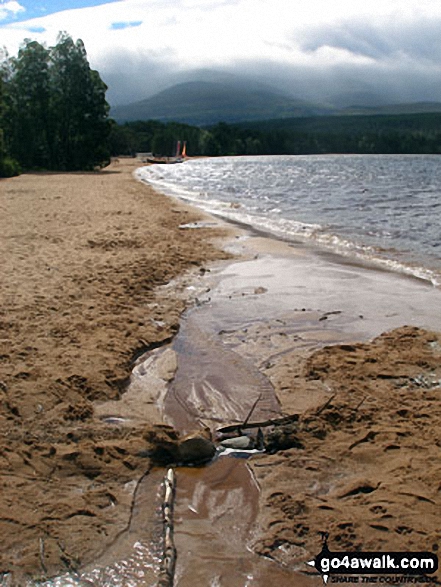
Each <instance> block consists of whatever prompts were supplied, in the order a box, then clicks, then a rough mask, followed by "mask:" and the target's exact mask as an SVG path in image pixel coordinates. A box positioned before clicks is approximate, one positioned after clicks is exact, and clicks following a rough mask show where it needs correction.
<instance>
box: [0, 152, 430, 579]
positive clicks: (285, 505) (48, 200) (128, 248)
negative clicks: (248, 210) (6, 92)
mask: <svg viewBox="0 0 441 587" xmlns="http://www.w3.org/2000/svg"><path fill="white" fill-rule="evenodd" d="M135 165H136V162H134V161H128V160H121V161H120V162H119V163H115V164H114V165H113V166H112V167H110V168H109V169H107V170H104V171H102V172H100V173H95V174H48V175H41V174H39V175H25V176H22V177H19V178H15V179H11V180H5V181H2V183H1V184H0V209H1V214H0V223H1V227H0V228H1V229H0V239H1V246H2V253H3V255H2V277H1V283H0V295H1V316H0V320H1V327H2V334H1V341H0V343H1V351H0V356H1V363H0V392H1V394H2V403H1V411H0V418H1V424H2V435H1V445H0V458H1V469H0V484H1V488H2V500H1V503H0V529H1V533H0V571H2V572H13V573H15V574H16V576H18V575H19V573H26V574H30V575H33V576H39V575H40V576H44V575H52V574H55V573H60V572H62V571H65V570H66V569H69V570H75V569H77V568H79V567H80V566H82V565H84V564H86V563H89V562H92V561H94V560H96V559H97V558H98V557H99V555H100V553H102V552H103V551H105V549H106V547H107V546H108V545H109V544H111V543H112V542H113V541H114V539H115V537H116V536H117V535H118V534H119V533H121V532H122V531H124V529H125V528H126V527H127V525H128V522H129V519H130V515H131V505H132V498H133V488H134V484H133V481H135V482H136V481H137V480H138V479H139V478H140V477H141V476H142V474H143V473H144V472H145V471H146V470H147V469H148V467H149V462H148V459H146V458H145V457H142V456H140V454H145V451H146V448H147V447H148V446H149V442H150V441H151V440H152V438H153V436H154V435H155V434H156V435H157V434H160V432H158V428H155V427H154V426H153V424H154V421H153V418H154V415H153V414H154V412H153V410H152V415H151V418H152V420H151V421H150V422H145V423H143V422H142V421H139V420H137V421H136V422H134V423H133V425H132V426H129V427H125V428H119V427H110V426H108V425H106V424H105V423H103V422H101V421H100V420H99V419H98V418H97V417H96V415H94V405H96V403H97V402H101V401H103V400H107V399H118V398H119V397H120V396H121V393H122V391H123V389H124V385H125V382H126V380H127V377H128V375H129V372H130V368H131V366H132V364H133V361H134V359H135V358H136V357H137V356H139V354H140V353H142V352H143V351H145V350H147V349H149V348H152V347H154V346H156V345H159V344H161V343H164V342H165V341H168V340H170V339H171V338H172V337H173V336H174V334H175V333H176V331H177V329H178V325H179V316H180V313H181V312H182V310H183V308H184V307H185V297H186V296H185V292H184V289H185V285H186V283H187V284H189V283H191V279H192V278H191V276H189V277H188V280H187V282H186V283H185V282H180V285H176V287H175V288H170V287H168V288H163V287H161V286H162V285H164V284H167V283H169V282H170V280H171V279H172V278H174V277H175V276H177V275H179V274H182V273H183V272H185V271H187V270H189V269H191V270H193V275H194V273H195V272H196V273H203V272H204V269H205V268H206V267H207V266H208V265H207V264H209V263H210V262H212V261H214V260H217V259H221V258H225V257H226V254H225V252H223V251H222V250H221V249H220V248H217V247H215V246H214V245H213V244H212V239H213V238H214V237H215V236H216V237H217V236H221V230H220V229H212V228H210V229H205V228H200V229H198V230H182V229H180V228H179V226H180V225H181V224H183V223H189V222H192V221H194V220H196V219H197V218H199V217H200V214H199V213H198V212H196V211H194V210H190V209H188V208H185V207H183V206H181V205H178V204H176V203H175V202H173V201H171V200H168V199H166V198H164V197H163V196H160V195H158V194H156V193H154V192H153V191H152V190H150V189H149V188H148V187H146V186H144V185H142V184H139V183H137V182H136V181H134V180H133V179H132V177H131V172H132V171H133V169H134V166H135ZM224 236H225V233H224ZM257 293H258V292H257ZM305 306H307V303H306V302H305ZM299 311H300V312H301V310H299ZM314 319H315V320H316V326H315V330H316V332H317V328H320V324H323V326H325V323H326V322H327V320H328V319H332V315H331V314H329V313H328V314H324V313H321V314H320V313H318V314H317V315H316V316H315V318H314ZM325 330H326V329H325V327H324V328H323V331H324V332H325ZM252 335H253V333H252V332H251V331H250V332H249V334H248V338H249V340H250V341H251V338H252ZM271 336H273V337H276V338H277V333H276V332H274V331H273V332H271ZM296 336H297V338H298V335H297V334H296V332H295V331H294V330H292V329H291V330H290V331H289V332H283V338H284V339H286V338H289V337H292V341H293V342H295V341H296ZM257 338H259V336H257ZM263 338H265V337H263ZM319 338H320V337H319ZM242 339H244V340H245V342H246V339H247V337H246V336H245V337H244V336H243V335H242ZM325 339H326V336H325V337H324V340H325ZM251 342H252V341H251ZM333 342H335V341H333ZM264 346H265V345H263V347H264ZM282 347H283V345H282ZM282 347H281V348H282ZM291 347H296V345H295V344H294V345H290V344H287V345H286V347H284V350H283V352H281V353H279V354H276V356H272V357H271V360H270V361H263V362H262V357H265V350H263V351H262V353H261V355H260V356H257V357H256V361H257V362H258V363H259V364H260V365H261V369H262V371H264V372H265V374H266V375H268V376H269V377H270V379H271V381H272V383H273V385H274V387H275V390H276V393H277V394H278V396H279V399H280V400H281V403H282V409H283V410H284V411H285V412H289V413H291V414H292V413H297V414H298V416H299V419H298V421H297V422H296V423H295V424H294V425H293V426H291V428H290V429H285V430H284V431H283V438H282V441H283V439H285V440H286V447H285V449H284V450H280V451H279V452H277V454H275V455H263V456H260V457H258V458H256V459H255V460H253V461H252V466H253V469H254V471H255V473H256V478H257V480H258V482H259V484H260V487H261V504H260V505H261V508H260V516H259V523H258V528H257V533H256V535H255V539H254V545H253V546H254V549H255V550H256V551H257V552H258V553H260V554H263V555H265V556H269V557H272V558H273V559H275V560H277V561H279V562H281V563H282V564H286V565H288V566H290V567H299V565H300V566H301V565H303V563H304V561H305V560H307V559H308V558H309V557H311V556H313V555H315V554H317V552H318V550H319V547H320V540H319V532H320V531H325V532H329V533H330V546H331V547H334V549H339V550H342V549H345V550H352V549H354V548H357V549H360V548H362V549H364V550H367V549H369V550H386V549H388V550H394V551H396V550H406V549H411V550H417V551H421V550H429V551H437V549H438V544H439V538H440V527H439V519H440V507H439V493H440V491H441V483H440V481H441V466H440V465H439V450H440V442H441V441H440V438H439V430H440V429H441V427H440V424H441V408H440V403H439V394H440V383H439V382H440V380H441V361H440V358H441V339H440V337H439V335H438V334H435V333H432V332H428V331H424V330H420V329H418V328H415V327H402V328H399V329H397V330H394V331H392V332H389V333H387V334H385V335H382V336H380V337H379V338H376V339H375V340H374V341H373V342H368V343H366V342H364V343H354V344H350V343H349V342H346V343H345V344H343V345H336V346H332V347H327V348H323V349H320V350H316V351H311V350H305V349H303V350H302V349H299V348H298V347H297V348H291ZM253 348H254V349H255V345H254V347H253ZM290 348H291V350H290ZM253 352H255V350H253ZM310 397H314V398H315V401H314V402H312V404H314V405H312V404H311V402H309V401H307V399H308V398H310ZM298 398H301V399H300V401H297V399H298ZM305 398H306V399H305ZM280 442H281V441H280V439H279V440H278V444H279V447H280ZM127 484H128V485H127Z"/></svg>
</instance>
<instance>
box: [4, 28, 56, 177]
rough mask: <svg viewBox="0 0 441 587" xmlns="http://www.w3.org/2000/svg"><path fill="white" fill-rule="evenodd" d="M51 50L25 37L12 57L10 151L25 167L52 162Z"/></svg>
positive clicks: (44, 165) (45, 164)
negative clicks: (49, 123) (50, 132)
mask: <svg viewBox="0 0 441 587" xmlns="http://www.w3.org/2000/svg"><path fill="white" fill-rule="evenodd" d="M49 60H50V54H49V51H48V50H47V49H46V48H45V47H44V46H43V45H40V43H37V42H36V41H29V40H25V44H24V45H23V46H22V47H21V48H20V50H19V53H18V57H17V58H16V59H13V60H12V70H13V75H12V79H11V81H10V114H11V116H10V123H9V125H10V136H11V151H12V154H13V155H14V157H15V158H16V159H18V160H19V161H20V162H21V164H22V165H23V166H24V167H28V168H29V167H34V168H35V167H43V168H47V167H48V166H50V162H51V157H50V147H49V143H50V136H49V128H48V113H49V101H50V78H49V75H50V74H49Z"/></svg>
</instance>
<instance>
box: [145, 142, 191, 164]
mask: <svg viewBox="0 0 441 587" xmlns="http://www.w3.org/2000/svg"><path fill="white" fill-rule="evenodd" d="M186 158H187V142H186V141H184V145H183V147H182V153H181V141H178V143H177V145H176V155H175V156H174V157H163V156H153V157H147V163H155V164H162V165H170V164H172V163H183V162H184V161H185V159H186Z"/></svg>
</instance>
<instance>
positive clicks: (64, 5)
mask: <svg viewBox="0 0 441 587" xmlns="http://www.w3.org/2000/svg"><path fill="white" fill-rule="evenodd" d="M120 1H121V0H18V3H19V4H20V6H22V7H23V8H24V10H21V11H20V12H18V13H16V14H15V15H14V14H13V13H10V14H9V15H8V16H7V17H6V18H5V19H3V20H2V21H1V24H2V25H4V24H8V23H10V22H23V21H25V20H29V19H31V18H39V17H41V16H47V15H48V14H53V13H55V12H61V11H62V10H73V9H74V8H88V7H90V6H101V5H102V4H112V3H114V2H120ZM2 4H3V2H2V1H1V0H0V8H2ZM37 32H38V31H37Z"/></svg>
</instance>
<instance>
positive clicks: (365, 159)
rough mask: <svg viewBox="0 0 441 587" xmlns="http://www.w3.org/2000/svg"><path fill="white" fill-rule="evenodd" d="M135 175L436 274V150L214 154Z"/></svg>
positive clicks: (258, 220)
mask: <svg viewBox="0 0 441 587" xmlns="http://www.w3.org/2000/svg"><path fill="white" fill-rule="evenodd" d="M137 175H138V177H139V178H140V179H142V180H143V181H146V182H148V183H150V184H151V185H153V186H154V187H156V188H157V189H158V190H160V191H162V192H164V193H167V194H170V195H174V196H177V197H180V198H182V199H184V200H186V201H189V202H190V203H193V204H196V205H198V206H199V207H202V208H203V209H205V210H206V211H208V212H210V213H213V214H215V215H218V216H221V217H224V218H226V219H230V220H233V221H237V222H242V223H246V224H249V225H251V226H253V227H255V228H258V229H261V230H264V231H266V232H269V233H270V234H274V235H276V236H279V237H284V238H286V239H289V240H294V241H299V240H301V241H303V242H309V243H311V244H314V245H317V246H319V247H325V248H327V249H332V250H333V251H334V252H338V253H340V254H343V255H346V256H351V257H358V258H362V259H368V260H370V261H373V262H374V263H378V264H381V265H383V266H387V267H388V268H390V269H394V270H397V271H400V272H403V273H408V274H411V275H415V276H417V277H421V278H423V279H426V280H428V281H431V282H432V283H433V284H434V285H440V284H441V226H440V224H441V222H440V213H441V158H440V157H439V156H436V155H435V156H430V155H429V156H426V155H418V156H415V155H307V156H261V157H220V158H212V159H196V160H188V161H186V162H185V163H183V164H179V165H152V166H148V167H144V168H141V169H140V170H138V172H137Z"/></svg>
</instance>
